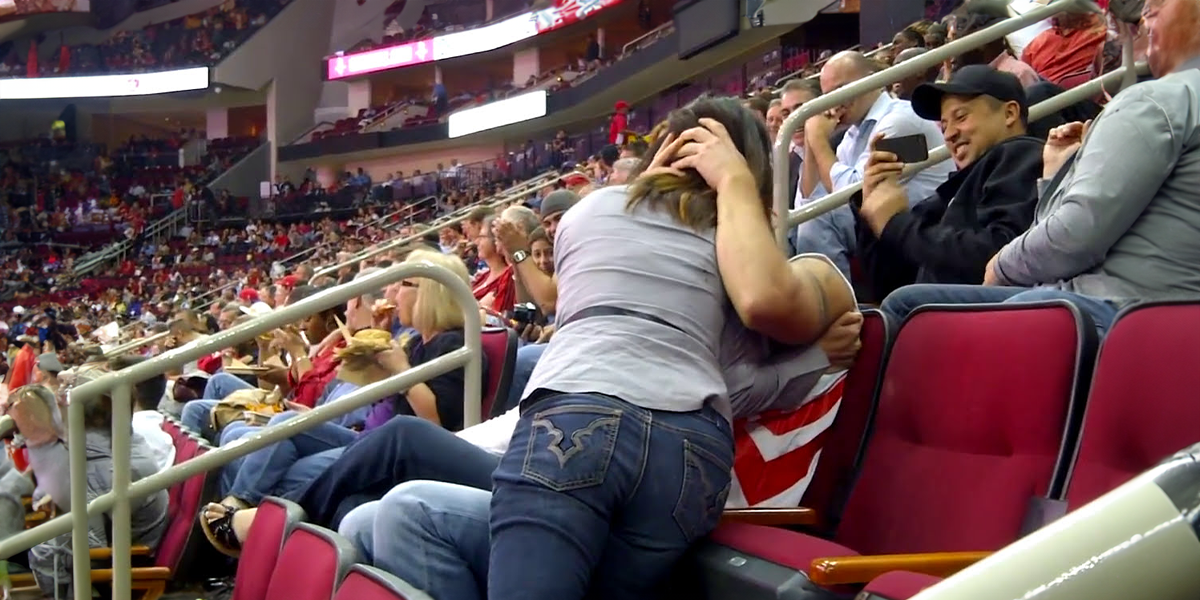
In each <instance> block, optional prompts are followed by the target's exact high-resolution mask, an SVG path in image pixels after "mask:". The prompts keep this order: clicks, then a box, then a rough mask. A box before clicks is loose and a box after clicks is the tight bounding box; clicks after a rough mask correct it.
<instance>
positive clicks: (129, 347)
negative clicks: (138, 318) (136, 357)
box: [104, 331, 171, 358]
mask: <svg viewBox="0 0 1200 600" xmlns="http://www.w3.org/2000/svg"><path fill="white" fill-rule="evenodd" d="M169 335H171V332H170V331H160V332H158V333H156V334H154V335H148V336H145V337H140V338H138V339H136V340H130V341H128V342H125V343H124V344H120V345H118V346H116V347H114V348H110V349H108V351H106V352H105V353H104V358H113V357H114V356H120V355H122V354H126V353H129V352H132V351H134V350H137V349H138V348H141V347H142V346H146V345H149V344H153V343H154V342H157V341H158V340H161V339H163V338H165V337H167V336H169Z"/></svg>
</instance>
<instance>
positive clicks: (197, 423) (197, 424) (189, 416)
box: [179, 373, 254, 433]
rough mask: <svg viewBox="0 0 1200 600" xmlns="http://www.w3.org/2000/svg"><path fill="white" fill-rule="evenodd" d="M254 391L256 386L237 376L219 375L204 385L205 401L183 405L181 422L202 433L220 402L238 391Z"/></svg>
mask: <svg viewBox="0 0 1200 600" xmlns="http://www.w3.org/2000/svg"><path fill="white" fill-rule="evenodd" d="M252 389H254V386H252V385H250V384H248V383H246V382H245V381H242V380H241V379H238V377H237V376H235V375H230V374H229V373H217V374H216V375H213V376H212V377H209V378H208V383H206V384H204V399H203V400H192V401H191V402H188V403H186V404H184V405H183V413H182V414H181V415H180V417H179V420H180V421H181V422H182V423H183V426H184V427H187V428H188V429H191V430H192V431H194V432H196V433H200V432H201V431H204V428H205V427H206V426H207V425H208V423H209V419H210V416H209V415H211V414H212V409H213V407H214V406H216V405H217V403H218V402H220V401H221V400H224V399H225V397H226V396H228V395H230V394H232V393H234V392H236V391H238V390H252Z"/></svg>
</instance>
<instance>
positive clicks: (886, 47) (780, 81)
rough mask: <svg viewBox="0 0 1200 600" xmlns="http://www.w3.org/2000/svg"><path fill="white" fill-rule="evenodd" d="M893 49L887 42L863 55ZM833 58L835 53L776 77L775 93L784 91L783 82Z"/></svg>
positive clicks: (872, 54) (815, 76) (812, 77)
mask: <svg viewBox="0 0 1200 600" xmlns="http://www.w3.org/2000/svg"><path fill="white" fill-rule="evenodd" d="M858 49H859V46H851V47H850V48H847V50H858ZM891 49H892V44H891V43H887V44H884V45H882V46H880V47H878V48H876V49H874V50H871V51H868V52H864V53H863V56H865V57H867V58H871V57H873V56H875V55H876V54H879V53H880V52H884V51H887V50H891ZM831 58H833V55H829V56H826V57H825V58H822V59H821V60H818V61H816V62H814V63H812V64H807V65H804V66H803V67H800V68H799V69H797V70H795V71H792V72H791V73H788V74H787V75H784V76H783V77H780V78H779V79H776V80H775V87H776V88H777V89H776V90H775V93H777V94H778V93H781V92H782V91H783V88H782V86H783V84H785V83H787V82H788V81H791V80H793V79H795V78H797V77H800V76H801V75H803V74H804V71H805V70H807V69H811V68H812V67H820V66H822V65H824V64H825V63H827V62H829V59H831ZM818 77H820V74H819V73H814V74H812V75H809V76H808V77H806V78H805V79H816V78H818Z"/></svg>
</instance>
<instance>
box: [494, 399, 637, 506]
mask: <svg viewBox="0 0 1200 600" xmlns="http://www.w3.org/2000/svg"><path fill="white" fill-rule="evenodd" d="M622 414H623V413H622V411H621V410H620V409H616V408H608V407H604V406H594V405H566V406H556V407H554V408H550V409H547V410H544V411H539V412H537V413H534V415H533V417H532V418H531V419H530V420H529V425H528V432H527V435H528V437H529V441H528V443H527V445H526V449H525V462H524V464H523V465H522V474H523V475H524V476H525V477H526V478H528V479H531V480H533V481H536V482H538V483H540V484H542V485H544V486H546V487H547V488H550V489H552V490H554V491H557V492H566V491H571V490H578V489H583V488H588V487H593V486H597V485H600V484H602V483H604V480H605V478H606V476H607V474H608V468H609V463H611V462H612V456H613V451H614V449H615V448H616V444H617V434H618V433H619V432H620V429H621V417H622ZM520 429H521V426H518V435H519V430H520Z"/></svg>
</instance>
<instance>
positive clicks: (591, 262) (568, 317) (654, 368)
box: [522, 186, 730, 417]
mask: <svg viewBox="0 0 1200 600" xmlns="http://www.w3.org/2000/svg"><path fill="white" fill-rule="evenodd" d="M627 200H628V195H627V189H626V187H625V186H614V187H608V188H603V189H600V190H597V191H595V192H593V193H592V194H590V195H589V196H587V197H586V198H584V199H583V200H581V201H580V202H579V203H578V204H576V205H575V206H573V207H572V208H571V210H569V211H567V213H566V214H565V215H563V219H562V222H561V223H559V226H558V233H557V235H556V239H555V240H554V262H555V272H556V273H557V275H558V306H557V310H556V314H557V315H558V317H559V318H560V319H563V320H565V322H566V324H565V325H563V326H561V327H560V328H559V329H558V331H556V332H555V334H554V337H553V338H551V340H550V345H549V347H548V348H547V349H546V351H545V353H544V354H543V355H542V358H541V360H539V361H538V364H537V367H536V368H535V369H534V371H533V375H532V377H531V378H530V380H529V384H528V385H527V386H526V387H525V393H524V394H523V396H522V398H528V397H529V396H530V395H532V394H533V393H534V392H535V391H537V390H540V389H542V390H553V391H557V392H565V393H586V392H595V393H600V394H607V395H610V396H615V397H618V398H621V399H622V400H625V401H626V402H629V403H631V404H634V405H637V406H641V407H645V408H649V409H654V410H667V411H674V412H687V411H693V410H698V409H700V408H701V407H703V406H704V405H705V404H706V403H710V402H711V403H713V404H714V406H715V407H716V408H717V409H718V410H720V411H721V413H722V414H724V415H726V416H727V417H728V416H729V414H730V410H729V401H728V398H727V392H726V386H725V381H724V379H723V377H722V374H721V370H720V366H719V363H718V361H717V347H718V342H719V340H720V336H721V331H722V330H723V328H724V325H725V317H726V314H727V313H726V307H727V305H728V299H727V298H726V295H725V288H724V285H723V284H722V282H721V275H720V272H719V271H718V270H717V255H716V246H715V243H714V237H713V236H714V233H715V232H714V231H706V232H697V231H694V230H692V229H690V228H688V227H687V226H685V225H681V224H679V223H677V222H676V221H675V220H674V219H672V218H671V217H670V215H668V214H666V213H664V212H660V211H657V210H650V209H648V208H646V207H645V206H644V205H639V206H638V207H637V208H636V209H634V210H633V211H629V210H626V208H625V204H626V201H627ZM596 307H604V308H605V309H609V310H610V311H611V310H612V309H615V310H616V311H618V312H619V311H629V312H630V313H636V314H637V315H640V316H631V315H629V314H595V309H596ZM584 310H589V311H591V312H592V314H589V316H588V317H587V318H580V319H572V315H575V314H577V313H580V312H581V311H584Z"/></svg>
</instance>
